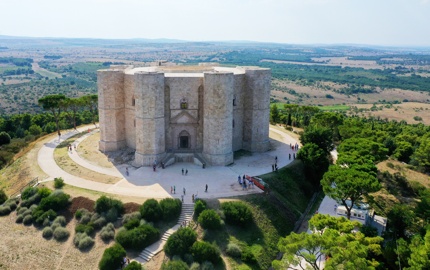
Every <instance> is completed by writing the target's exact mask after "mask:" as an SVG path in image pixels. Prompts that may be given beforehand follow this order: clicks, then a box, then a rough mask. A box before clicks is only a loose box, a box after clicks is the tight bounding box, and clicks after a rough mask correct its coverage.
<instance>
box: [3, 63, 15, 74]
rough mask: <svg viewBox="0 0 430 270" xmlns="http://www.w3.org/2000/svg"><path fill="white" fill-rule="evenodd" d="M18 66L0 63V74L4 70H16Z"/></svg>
mask: <svg viewBox="0 0 430 270" xmlns="http://www.w3.org/2000/svg"><path fill="white" fill-rule="evenodd" d="M18 68H19V67H17V66H15V65H5V64H1V65H0V74H3V72H5V71H6V70H17V69H18Z"/></svg>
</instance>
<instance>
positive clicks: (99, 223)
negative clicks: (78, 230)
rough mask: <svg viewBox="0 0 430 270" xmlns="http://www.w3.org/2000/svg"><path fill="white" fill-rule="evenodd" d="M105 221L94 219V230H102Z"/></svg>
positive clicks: (101, 218) (102, 218)
mask: <svg viewBox="0 0 430 270" xmlns="http://www.w3.org/2000/svg"><path fill="white" fill-rule="evenodd" d="M106 223H107V221H106V219H105V218H104V217H99V218H98V219H96V220H95V221H94V222H93V226H94V228H95V229H100V228H102V227H103V226H104V225H106Z"/></svg>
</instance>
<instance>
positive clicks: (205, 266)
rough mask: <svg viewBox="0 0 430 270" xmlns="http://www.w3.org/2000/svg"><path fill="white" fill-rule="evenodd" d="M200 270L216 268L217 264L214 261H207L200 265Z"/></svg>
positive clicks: (213, 269)
mask: <svg viewBox="0 0 430 270" xmlns="http://www.w3.org/2000/svg"><path fill="white" fill-rule="evenodd" d="M200 270H215V266H214V265H213V263H211V262H208V261H205V262H203V263H202V265H201V266H200Z"/></svg>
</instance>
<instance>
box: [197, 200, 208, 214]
mask: <svg viewBox="0 0 430 270" xmlns="http://www.w3.org/2000/svg"><path fill="white" fill-rule="evenodd" d="M206 208H207V203H206V201H204V200H202V199H198V200H196V202H195V203H194V216H195V217H196V218H198V217H199V215H200V213H201V212H203V210H206Z"/></svg>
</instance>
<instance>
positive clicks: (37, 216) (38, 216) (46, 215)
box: [32, 209, 57, 225]
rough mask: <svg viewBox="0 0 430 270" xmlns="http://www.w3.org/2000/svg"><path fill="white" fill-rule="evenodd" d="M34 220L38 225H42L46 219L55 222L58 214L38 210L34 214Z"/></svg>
mask: <svg viewBox="0 0 430 270" xmlns="http://www.w3.org/2000/svg"><path fill="white" fill-rule="evenodd" d="M32 216H33V220H34V222H35V223H36V224H38V225H41V224H42V223H43V221H45V219H49V220H50V221H51V220H54V219H55V218H56V217H57V213H56V212H55V211H54V210H52V209H49V210H48V211H46V212H45V211H43V210H41V209H37V210H36V211H34V212H33V215H32Z"/></svg>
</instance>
